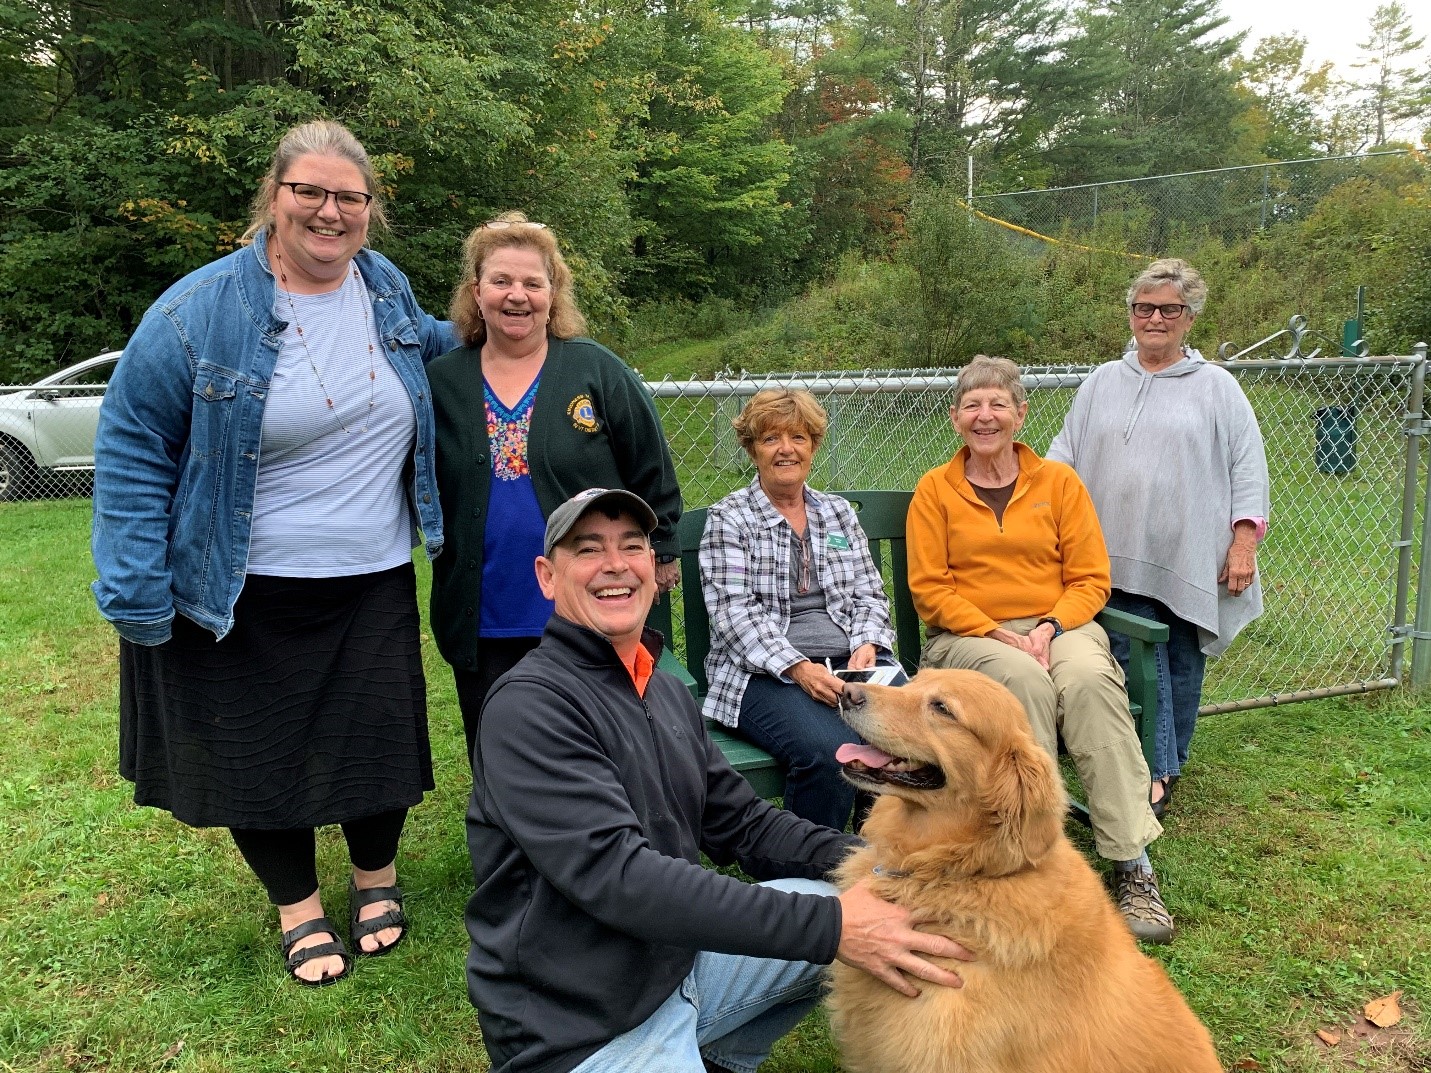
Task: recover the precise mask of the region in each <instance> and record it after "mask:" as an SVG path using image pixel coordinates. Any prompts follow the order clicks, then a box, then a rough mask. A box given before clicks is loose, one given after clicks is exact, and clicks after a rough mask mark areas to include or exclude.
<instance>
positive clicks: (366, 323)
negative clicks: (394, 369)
mask: <svg viewBox="0 0 1431 1073" xmlns="http://www.w3.org/2000/svg"><path fill="white" fill-rule="evenodd" d="M273 259H274V261H275V262H277V264H278V278H279V281H280V282H281V283H282V284H283V297H284V298H285V299H286V300H287V302H288V312H289V315H290V316H291V317H292V318H293V327H294V328H295V329H296V330H297V332H298V341H299V342H300V343H302V344H303V356H304V357H305V358H307V359H308V367H309V368H310V369H312V370H313V375H314V377H315V378H316V379H317V380H318V386H319V388H321V389H322V391H323V401H324V402H325V403H327V404H328V412H329V413H331V414H332V415H333V417H334V419H335V420H336V421H337V422H338V427H339V428H341V429H342V430H343V432H344V433H345V434H347V435H352V432H353V430H352V429H350V428H349V427H348V426H347V425H345V424H344V423H343V419H342V418H341V417H339V416H338V408H337V407H336V406H334V405H333V395H332V392H330V391H329V390H328V385H327V384H325V383H324V382H323V374H322V373H321V372H319V371H318V364H317V362H315V361H314V360H313V354H312V352H310V351H309V349H308V337H307V336H305V335H304V334H303V325H302V324H300V323H299V322H298V307H297V306H295V305H294V304H293V295H292V293H291V292H290V291H289V290H288V273H287V272H285V271H284V270H283V258H282V257H280V256H279V254H278V251H277V250H274V251H273ZM351 267H352V270H353V281H354V282H355V283H357V284H358V285H359V286H360V287H361V286H362V277H361V276H360V275H359V274H358V266H357V265H352V266H351ZM344 300H345V301H346V296H345V298H344ZM372 315H373V311H372V310H371V309H370V308H368V305H367V303H366V302H365V303H363V330H364V333H365V334H366V335H367V337H368V412H367V414H366V415H365V416H364V418H363V427H362V428H361V429H359V430H358V431H359V432H367V431H368V425H369V423H370V422H371V421H372V419H373V406H374V404H375V402H376V399H377V383H378V365H377V345H376V339H375V332H374V330H373V327H374V326H373V324H372Z"/></svg>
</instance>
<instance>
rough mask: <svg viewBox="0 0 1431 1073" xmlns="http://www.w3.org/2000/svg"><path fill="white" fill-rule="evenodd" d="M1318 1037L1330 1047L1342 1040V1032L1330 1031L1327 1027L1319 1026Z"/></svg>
mask: <svg viewBox="0 0 1431 1073" xmlns="http://www.w3.org/2000/svg"><path fill="white" fill-rule="evenodd" d="M1317 1038H1318V1039H1319V1040H1321V1041H1322V1042H1323V1043H1325V1044H1326V1045H1327V1046H1328V1047H1335V1046H1336V1045H1337V1044H1338V1043H1340V1042H1341V1041H1342V1034H1341V1033H1340V1032H1328V1031H1327V1030H1326V1029H1325V1028H1319V1029H1317Z"/></svg>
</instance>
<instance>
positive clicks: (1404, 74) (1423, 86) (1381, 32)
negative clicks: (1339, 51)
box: [1354, 0, 1431, 145]
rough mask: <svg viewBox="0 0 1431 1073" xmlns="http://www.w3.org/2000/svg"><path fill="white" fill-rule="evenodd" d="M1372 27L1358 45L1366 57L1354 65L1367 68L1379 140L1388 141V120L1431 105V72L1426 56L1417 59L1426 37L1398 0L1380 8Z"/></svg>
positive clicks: (1366, 92) (1410, 115)
mask: <svg viewBox="0 0 1431 1073" xmlns="http://www.w3.org/2000/svg"><path fill="white" fill-rule="evenodd" d="M1369 30H1370V33H1369V35H1368V37H1367V39H1366V40H1365V41H1362V42H1360V43H1359V44H1358V46H1357V47H1358V48H1360V49H1361V50H1362V52H1363V54H1364V55H1365V57H1366V58H1365V59H1364V60H1363V61H1362V62H1360V63H1357V64H1355V65H1354V66H1356V67H1358V68H1360V69H1362V70H1365V71H1366V72H1367V75H1368V77H1367V78H1366V80H1365V81H1364V82H1362V83H1361V84H1360V88H1361V90H1362V91H1363V93H1364V95H1365V103H1366V107H1367V110H1368V112H1369V113H1370V114H1371V118H1372V122H1373V124H1374V126H1375V130H1376V141H1375V144H1376V145H1385V144H1386V128H1387V125H1388V124H1395V123H1399V122H1401V121H1402V120H1407V119H1416V118H1419V117H1421V116H1422V115H1423V114H1425V112H1426V111H1427V110H1428V108H1431V74H1428V73H1427V72H1426V70H1425V58H1424V57H1422V62H1421V65H1420V67H1418V66H1417V64H1416V63H1415V62H1414V58H1415V57H1416V54H1417V53H1419V52H1420V51H1421V49H1422V48H1423V47H1424V46H1425V44H1426V39H1425V38H1424V37H1412V31H1411V16H1410V14H1409V13H1408V12H1407V10H1406V9H1405V8H1404V7H1402V6H1401V4H1399V3H1397V2H1396V0H1392V3H1390V4H1382V5H1380V6H1379V7H1378V8H1377V9H1376V13H1375V14H1374V15H1372V17H1371V25H1370V27H1369Z"/></svg>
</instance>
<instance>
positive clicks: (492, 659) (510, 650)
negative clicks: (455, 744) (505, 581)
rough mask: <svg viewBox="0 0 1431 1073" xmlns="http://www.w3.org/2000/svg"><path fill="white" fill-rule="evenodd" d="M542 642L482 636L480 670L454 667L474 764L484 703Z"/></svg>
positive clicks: (470, 757)
mask: <svg viewBox="0 0 1431 1073" xmlns="http://www.w3.org/2000/svg"><path fill="white" fill-rule="evenodd" d="M540 642H541V638H540V637H480V638H478V639H477V669H476V670H475V671H464V670H462V669H461V668H460V667H453V668H452V680H453V681H454V682H455V683H456V685H457V706H458V707H459V708H460V709H461V710H462V732H463V733H464V734H466V735H467V762H468V763H469V764H470V763H472V750H473V748H474V747H475V746H476V744H477V724H478V722H479V720H480V717H481V715H482V702H483V701H485V700H486V699H487V693H488V691H489V690H490V689H491V688H492V687H493V686H494V685H496V684H497V679H498V678H501V677H502V675H504V674H506V673H507V672H508V671H510V670H511V669H512V668H513V667H515V666H516V665H517V662H518V661H519V660H520V659H521V658H522V657H523V656H525V655H526V654H527V653H528V652H530V651H531V650H532V649H534V648H536V647H537V645H538V644H539V643H540Z"/></svg>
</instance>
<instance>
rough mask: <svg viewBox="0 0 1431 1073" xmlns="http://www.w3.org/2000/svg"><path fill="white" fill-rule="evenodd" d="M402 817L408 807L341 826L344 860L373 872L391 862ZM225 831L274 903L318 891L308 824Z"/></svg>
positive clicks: (290, 901)
mask: <svg viewBox="0 0 1431 1073" xmlns="http://www.w3.org/2000/svg"><path fill="white" fill-rule="evenodd" d="M406 821H407V809H405V808H399V809H394V810H393V811H391V812H379V813H378V814H377V815H376V816H364V817H363V818H362V819H361V820H349V821H348V822H347V823H345V824H342V825H341V826H342V828H343V837H344V838H345V839H347V840H348V859H349V860H350V861H352V862H353V867H354V868H361V869H362V870H363V871H364V872H376V871H377V870H378V869H380V868H386V867H387V866H388V865H390V864H392V863H393V860H394V859H395V858H396V857H397V847H398V839H399V838H401V837H402V825H403V824H404V823H405V822H406ZM229 833H230V834H231V835H233V836H234V844H235V845H237V846H238V849H239V852H240V853H242V854H243V859H244V860H245V861H247V862H248V866H249V867H250V868H252V869H253V874H254V875H256V876H258V879H259V882H260V883H262V884H263V886H264V888H265V889H266V890H267V891H268V900H269V901H271V902H272V903H273V904H274V905H292V904H293V903H294V902H301V901H303V899H304V898H307V897H308V896H309V895H311V894H313V893H314V892H315V891H316V890H317V889H318V866H317V861H316V854H317V846H316V843H315V841H314V838H313V828H311V827H299V828H295V829H293V830H290V831H253V830H243V829H240V828H237V827H230V828H229Z"/></svg>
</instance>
